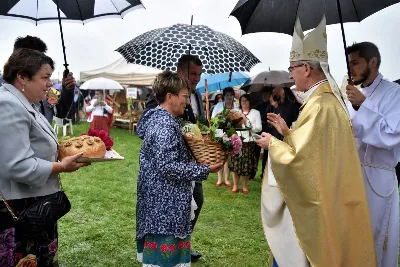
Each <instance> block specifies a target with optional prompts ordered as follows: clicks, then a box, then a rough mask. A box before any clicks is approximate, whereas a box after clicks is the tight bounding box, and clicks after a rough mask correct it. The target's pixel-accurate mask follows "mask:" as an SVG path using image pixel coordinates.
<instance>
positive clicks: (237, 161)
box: [230, 142, 258, 176]
mask: <svg viewBox="0 0 400 267" xmlns="http://www.w3.org/2000/svg"><path fill="white" fill-rule="evenodd" d="M256 146H257V144H256V143H255V142H243V146H242V150H241V152H240V153H239V154H236V155H232V156H231V167H230V169H231V171H233V172H236V173H237V174H238V175H239V176H249V175H252V174H253V173H254V171H257V163H258V159H257V155H256Z"/></svg>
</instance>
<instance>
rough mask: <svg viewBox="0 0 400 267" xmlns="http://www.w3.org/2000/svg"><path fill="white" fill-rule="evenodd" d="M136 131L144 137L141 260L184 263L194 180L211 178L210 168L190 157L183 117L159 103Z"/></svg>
mask: <svg viewBox="0 0 400 267" xmlns="http://www.w3.org/2000/svg"><path fill="white" fill-rule="evenodd" d="M137 133H138V136H139V137H140V138H141V139H143V143H142V148H141V150H140V157H139V160H140V171H139V178H138V185H137V207H136V239H137V241H138V260H140V261H142V262H143V264H150V265H152V266H163V267H168V266H186V265H185V264H188V263H190V234H191V223H190V209H191V200H192V181H202V180H205V179H207V176H208V174H209V171H210V168H209V166H207V165H199V164H196V163H193V162H191V156H190V153H189V151H188V149H187V147H186V144H185V141H184V139H183V136H182V133H181V129H180V123H179V121H178V120H177V119H176V118H174V117H173V116H172V115H171V114H170V113H169V112H167V111H166V110H164V109H163V108H161V107H157V108H155V109H153V110H150V111H148V112H146V113H145V114H144V115H143V116H142V117H141V118H140V120H139V123H138V127H137ZM183 244H184V245H183ZM187 266H189V265H187Z"/></svg>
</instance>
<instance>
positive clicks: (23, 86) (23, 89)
mask: <svg viewBox="0 0 400 267" xmlns="http://www.w3.org/2000/svg"><path fill="white" fill-rule="evenodd" d="M23 91H25V84H23V85H22V92H23Z"/></svg>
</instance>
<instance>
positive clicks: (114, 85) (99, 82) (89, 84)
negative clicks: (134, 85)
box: [80, 77, 124, 90]
mask: <svg viewBox="0 0 400 267" xmlns="http://www.w3.org/2000/svg"><path fill="white" fill-rule="evenodd" d="M80 89H81V90H88V89H91V90H122V89H124V87H122V85H120V84H119V83H118V82H116V81H114V80H111V79H107V78H103V77H100V78H94V79H91V80H88V81H86V82H84V83H83V84H82V85H81V86H80Z"/></svg>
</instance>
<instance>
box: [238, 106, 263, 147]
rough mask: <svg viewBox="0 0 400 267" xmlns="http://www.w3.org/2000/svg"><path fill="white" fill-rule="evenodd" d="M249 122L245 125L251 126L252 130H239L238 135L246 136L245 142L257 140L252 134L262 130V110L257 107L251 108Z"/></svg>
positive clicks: (244, 125) (248, 116)
mask: <svg viewBox="0 0 400 267" xmlns="http://www.w3.org/2000/svg"><path fill="white" fill-rule="evenodd" d="M246 118H247V122H246V123H245V124H243V127H246V128H250V127H251V130H247V131H238V135H239V136H242V137H243V138H244V140H243V142H246V143H247V142H255V141H256V139H255V138H254V137H253V136H251V135H252V134H253V133H258V132H261V130H262V125H261V115H260V112H259V111H258V110H256V109H251V110H250V112H249V114H247V116H246Z"/></svg>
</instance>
